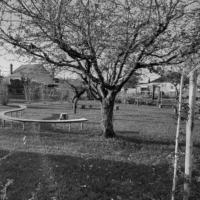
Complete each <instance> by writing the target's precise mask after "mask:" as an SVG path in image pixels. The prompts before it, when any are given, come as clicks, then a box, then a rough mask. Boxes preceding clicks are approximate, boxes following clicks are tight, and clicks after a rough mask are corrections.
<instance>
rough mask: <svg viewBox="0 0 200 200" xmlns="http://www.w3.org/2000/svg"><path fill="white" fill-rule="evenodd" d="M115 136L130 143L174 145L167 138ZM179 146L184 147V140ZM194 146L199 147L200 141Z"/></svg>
mask: <svg viewBox="0 0 200 200" xmlns="http://www.w3.org/2000/svg"><path fill="white" fill-rule="evenodd" d="M117 133H120V134H130V133H131V134H136V135H137V134H139V132H134V131H124V132H123V131H118V132H117ZM116 138H117V139H118V140H122V141H125V142H130V143H135V144H152V145H154V144H157V145H175V141H174V140H168V141H161V140H152V139H148V140H147V139H144V138H135V137H134V136H133V137H128V136H123V135H117V136H116ZM179 147H185V141H182V142H179ZM194 147H197V148H200V143H195V144H194Z"/></svg>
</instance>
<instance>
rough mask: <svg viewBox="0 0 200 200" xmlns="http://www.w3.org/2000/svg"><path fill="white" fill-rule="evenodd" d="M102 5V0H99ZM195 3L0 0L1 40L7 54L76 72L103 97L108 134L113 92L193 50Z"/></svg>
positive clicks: (188, 0)
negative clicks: (143, 71)
mask: <svg viewBox="0 0 200 200" xmlns="http://www.w3.org/2000/svg"><path fill="white" fill-rule="evenodd" d="M98 2H99V1H98ZM198 3H199V2H198V0H183V1H180V0H116V1H113V0H107V1H101V2H100V3H97V1H95V0H94V1H90V0H48V1H47V0H43V1H38V0H15V1H8V0H2V1H1V3H0V9H1V16H0V17H1V18H0V19H1V22H0V23H1V24H0V25H1V26H0V40H1V46H2V48H4V50H7V52H9V53H15V55H18V56H19V57H20V56H23V57H24V56H27V59H30V61H32V62H34V61H35V60H40V61H41V62H42V61H44V62H48V63H51V64H54V65H55V66H57V67H60V68H62V67H64V68H65V69H67V70H70V71H73V72H74V73H78V74H80V75H81V76H82V78H83V80H84V81H85V83H86V84H87V85H88V88H89V89H90V91H91V93H92V94H93V95H94V96H95V98H96V99H98V100H99V101H100V102H101V113H102V127H103V134H104V136H105V137H113V136H115V132H114V127H113V108H114V101H115V97H116V95H117V94H118V92H119V91H120V90H121V89H122V87H123V86H124V84H125V83H126V82H127V81H128V80H129V78H130V77H132V75H133V74H134V73H135V72H136V71H137V70H138V69H142V68H148V69H149V70H150V71H155V70H156V69H157V66H163V65H166V64H167V65H173V64H177V63H181V62H184V59H185V58H186V56H187V55H188V54H190V53H194V52H196V51H198V48H199V42H200V41H199V40H196V39H195V38H194V37H192V36H193V32H194V30H193V29H194V26H193V25H194V22H193V21H194V19H195V18H194V17H193V14H192V13H193V12H195V11H196V10H197V7H198V6H197V4H198Z"/></svg>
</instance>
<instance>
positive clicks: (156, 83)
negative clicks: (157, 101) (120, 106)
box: [137, 77, 179, 97]
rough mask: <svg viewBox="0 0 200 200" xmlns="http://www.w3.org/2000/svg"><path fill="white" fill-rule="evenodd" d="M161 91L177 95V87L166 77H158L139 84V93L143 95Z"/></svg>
mask: <svg viewBox="0 0 200 200" xmlns="http://www.w3.org/2000/svg"><path fill="white" fill-rule="evenodd" d="M178 87H179V86H178ZM159 92H161V93H162V95H163V96H168V97H175V96H176V93H177V92H176V87H175V86H174V85H173V84H172V83H171V82H170V81H169V80H167V79H166V78H165V77H160V78H157V79H155V80H153V81H150V82H149V83H141V84H138V85H137V93H138V94H143V95H147V96H148V95H153V94H155V95H157V94H158V93H159Z"/></svg>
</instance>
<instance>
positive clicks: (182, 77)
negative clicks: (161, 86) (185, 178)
mask: <svg viewBox="0 0 200 200" xmlns="http://www.w3.org/2000/svg"><path fill="white" fill-rule="evenodd" d="M183 81H184V74H182V76H181V81H180V94H179V106H178V119H177V127H176V139H175V142H176V145H175V158H174V176H173V185H172V198H171V200H174V199H175V192H176V179H177V169H178V158H179V155H178V145H179V135H180V125H181V107H182V91H183Z"/></svg>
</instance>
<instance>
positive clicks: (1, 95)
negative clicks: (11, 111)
mask: <svg viewBox="0 0 200 200" xmlns="http://www.w3.org/2000/svg"><path fill="white" fill-rule="evenodd" d="M0 101H1V103H2V104H3V105H4V106H6V105H7V104H8V102H9V94H8V85H7V84H5V83H1V85H0Z"/></svg>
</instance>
